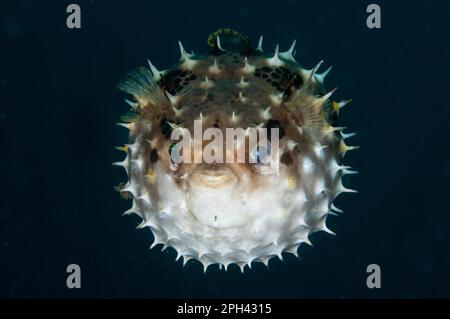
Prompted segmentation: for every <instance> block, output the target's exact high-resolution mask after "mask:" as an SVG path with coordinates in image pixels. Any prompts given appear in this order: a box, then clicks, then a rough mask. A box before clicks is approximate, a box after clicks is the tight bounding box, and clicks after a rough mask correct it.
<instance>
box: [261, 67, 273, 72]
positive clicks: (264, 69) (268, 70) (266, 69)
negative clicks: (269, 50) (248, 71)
mask: <svg viewBox="0 0 450 319" xmlns="http://www.w3.org/2000/svg"><path fill="white" fill-rule="evenodd" d="M262 70H263V72H267V73H269V72H272V69H271V68H269V67H268V66H264V67H263V68H262Z"/></svg>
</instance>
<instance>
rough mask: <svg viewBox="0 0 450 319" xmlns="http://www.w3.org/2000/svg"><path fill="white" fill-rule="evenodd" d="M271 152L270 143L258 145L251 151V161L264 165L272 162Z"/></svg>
mask: <svg viewBox="0 0 450 319" xmlns="http://www.w3.org/2000/svg"><path fill="white" fill-rule="evenodd" d="M270 152H271V149H270V145H257V146H256V147H255V148H254V149H253V151H252V152H251V158H250V161H251V163H255V164H263V165H268V164H270V155H271V153H270Z"/></svg>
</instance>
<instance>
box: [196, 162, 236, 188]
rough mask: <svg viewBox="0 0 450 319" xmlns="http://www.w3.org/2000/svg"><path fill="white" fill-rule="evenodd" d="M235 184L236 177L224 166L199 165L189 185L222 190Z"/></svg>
mask: <svg viewBox="0 0 450 319" xmlns="http://www.w3.org/2000/svg"><path fill="white" fill-rule="evenodd" d="M237 183H238V177H237V175H236V174H235V173H234V172H233V170H232V169H231V168H230V167H229V166H228V165H224V164H215V163H214V164H201V165H199V166H197V168H196V169H195V170H194V171H193V172H192V175H191V177H190V184H191V185H192V186H197V187H207V188H223V187H227V186H231V185H233V184H237Z"/></svg>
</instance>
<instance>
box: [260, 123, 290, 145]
mask: <svg viewBox="0 0 450 319" xmlns="http://www.w3.org/2000/svg"><path fill="white" fill-rule="evenodd" d="M264 127H265V128H267V138H268V139H269V141H270V139H271V135H272V128H278V138H279V139H280V140H281V139H282V138H283V137H284V136H285V135H286V132H285V131H284V128H283V126H281V123H280V121H277V120H274V119H269V120H268V121H267V122H266V125H265V126H264Z"/></svg>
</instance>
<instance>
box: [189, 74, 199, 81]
mask: <svg viewBox="0 0 450 319" xmlns="http://www.w3.org/2000/svg"><path fill="white" fill-rule="evenodd" d="M197 78H198V77H197V75H196V74H191V75H190V76H189V77H188V78H187V79H188V80H189V81H194V80H197Z"/></svg>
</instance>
